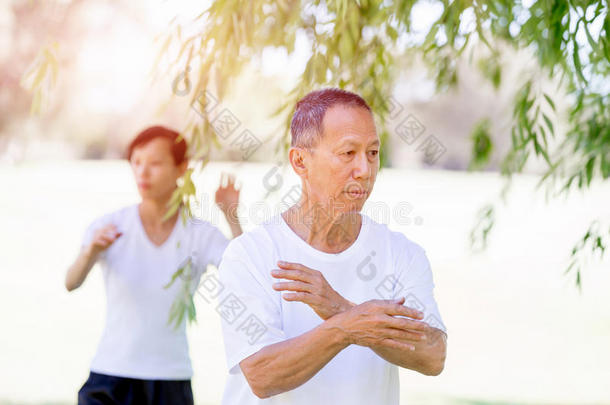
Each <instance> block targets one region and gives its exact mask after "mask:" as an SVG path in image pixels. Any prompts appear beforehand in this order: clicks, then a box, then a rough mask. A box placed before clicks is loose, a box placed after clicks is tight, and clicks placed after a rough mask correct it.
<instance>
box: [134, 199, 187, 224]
mask: <svg viewBox="0 0 610 405" xmlns="http://www.w3.org/2000/svg"><path fill="white" fill-rule="evenodd" d="M168 202H169V198H168V199H159V200H153V199H144V200H142V202H141V203H140V205H139V206H138V212H139V214H140V218H141V220H142V222H143V223H145V224H147V225H150V226H153V227H164V226H169V227H173V225H174V224H175V223H176V220H177V219H178V212H176V213H175V214H174V215H172V216H171V217H170V218H168V220H166V221H163V217H164V216H165V214H166V213H167V210H168V207H167V203H168Z"/></svg>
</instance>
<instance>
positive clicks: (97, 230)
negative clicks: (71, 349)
mask: <svg viewBox="0 0 610 405" xmlns="http://www.w3.org/2000/svg"><path fill="white" fill-rule="evenodd" d="M186 151H187V145H186V142H185V141H184V139H182V138H180V137H179V134H178V133H177V132H175V131H172V130H170V129H167V128H164V127H160V126H155V127H151V128H148V129H146V130H144V131H143V132H141V133H140V134H139V135H138V136H136V138H135V139H134V140H133V141H132V142H131V144H130V145H129V148H128V153H127V159H128V160H129V162H130V165H131V168H132V170H133V174H134V177H135V180H136V183H137V186H138V191H139V194H140V196H141V202H140V203H139V204H134V205H131V206H127V207H124V208H122V209H119V210H117V211H115V212H111V213H109V214H106V215H104V216H102V217H100V218H98V219H97V220H95V221H93V223H91V224H90V225H89V227H88V228H87V231H86V232H85V237H84V239H83V242H82V248H81V253H80V254H79V256H78V258H77V259H76V261H75V262H74V264H73V265H72V266H71V267H70V268H69V269H68V272H67V274H66V288H67V289H68V291H72V290H74V289H76V288H78V287H79V286H80V285H81V284H82V283H83V281H84V280H85V278H86V277H87V275H88V274H89V271H90V270H91V268H92V267H93V265H94V264H95V263H96V262H97V261H100V264H101V266H102V271H103V277H104V284H105V289H106V300H107V303H106V304H107V311H106V324H105V328H104V332H103V334H102V338H101V340H100V342H99V346H98V349H97V352H96V354H95V357H94V358H93V361H92V363H91V369H90V374H89V378H88V379H87V381H86V382H85V384H84V385H83V386H82V388H81V389H80V391H79V393H78V403H79V405H93V404H96V405H97V404H138V405H139V404H142V405H145V404H193V393H192V390H191V377H192V374H193V371H192V368H191V361H190V357H189V350H188V341H187V337H186V324H185V320H182V321H181V323H180V324H179V327H178V328H173V327H171V326H170V325H169V324H168V317H169V311H170V307H171V306H172V303H173V301H174V299H175V298H176V297H177V295H178V294H179V293H180V289H181V286H180V285H179V283H173V284H172V285H171V286H170V287H168V288H164V286H166V285H167V284H168V281H169V280H170V279H171V277H172V274H173V273H174V272H175V271H176V270H177V269H178V268H179V267H180V266H181V265H183V264H184V263H185V261H186V260H189V259H190V261H191V268H192V269H194V272H195V275H196V277H197V280H195V281H196V283H195V285H196V284H197V283H198V277H199V276H200V275H201V273H202V272H203V271H205V267H206V266H207V264H208V263H210V264H214V265H216V266H218V264H219V263H220V259H221V256H222V253H223V251H224V249H225V247H226V246H227V244H228V240H227V238H225V236H224V235H223V234H222V233H221V232H220V231H219V230H218V229H217V228H216V227H214V226H213V225H212V224H210V223H209V222H206V221H200V220H189V221H187V222H186V224H184V223H183V221H182V220H181V219H180V212H176V213H175V214H174V215H172V216H171V217H170V218H169V219H167V220H166V221H163V220H162V219H163V217H164V216H165V214H166V212H167V210H168V202H169V201H170V198H171V196H172V193H173V192H174V190H175V189H176V187H177V185H176V181H177V180H178V178H180V177H181V176H182V175H183V174H184V173H185V171H186V169H187V167H188V159H187V157H186ZM222 180H223V179H221V185H220V187H219V188H218V190H217V191H216V204H217V205H218V206H219V207H220V209H221V210H222V211H223V213H224V214H225V217H226V219H227V221H228V222H229V225H230V227H231V231H232V233H233V236H234V237H236V236H238V235H239V234H241V232H242V230H241V226H240V224H239V221H238V220H237V216H236V209H237V204H238V202H239V190H237V189H236V188H235V187H234V180H233V178H232V177H230V178H229V179H228V184H227V186H223V184H222V183H223V181H222ZM181 209H183V208H181Z"/></svg>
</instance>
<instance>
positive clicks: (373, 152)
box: [369, 150, 379, 156]
mask: <svg viewBox="0 0 610 405" xmlns="http://www.w3.org/2000/svg"><path fill="white" fill-rule="evenodd" d="M369 153H370V154H371V156H377V155H378V154H379V151H378V150H371V151H369Z"/></svg>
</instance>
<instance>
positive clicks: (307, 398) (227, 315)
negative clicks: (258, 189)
mask: <svg viewBox="0 0 610 405" xmlns="http://www.w3.org/2000/svg"><path fill="white" fill-rule="evenodd" d="M278 260H284V261H288V262H297V263H301V264H303V265H305V266H307V267H310V268H312V269H315V270H319V271H321V272H322V274H323V275H324V277H325V278H326V280H327V281H328V283H329V284H330V285H331V287H333V288H334V289H335V290H336V291H337V292H338V293H339V294H341V295H342V296H343V297H345V298H347V299H349V300H350V301H352V302H354V303H356V304H360V303H362V302H365V301H368V300H371V299H392V298H397V297H400V296H406V297H407V302H406V303H405V305H407V306H409V307H416V308H417V309H419V310H422V311H423V312H424V320H425V321H426V322H428V323H429V324H430V325H432V326H434V327H436V328H439V329H441V330H443V331H445V332H446V328H445V326H444V325H443V322H442V320H441V316H440V314H439V311H438V308H437V305H436V302H435V300H434V296H433V288H434V283H433V280H432V272H431V270H430V264H429V262H428V259H427V257H426V254H425V251H424V249H422V248H421V247H420V246H419V245H417V244H416V243H414V242H412V241H410V240H409V239H407V238H406V237H405V236H404V235H403V234H401V233H398V232H392V231H390V230H389V229H388V228H387V226H386V225H382V224H378V223H376V222H375V221H373V220H372V219H371V218H369V217H367V216H366V215H362V227H361V230H360V233H359V235H358V238H357V239H356V241H355V242H354V243H353V244H352V245H351V246H350V247H348V248H347V249H346V250H344V251H343V252H341V253H337V254H332V253H325V252H322V251H320V250H317V249H315V248H313V247H312V246H310V245H309V244H307V243H306V242H305V241H303V240H302V239H301V238H300V237H299V236H298V235H297V234H295V233H294V232H293V231H292V230H291V229H290V227H289V226H288V225H287V224H286V222H285V221H284V220H283V218H282V217H281V215H276V216H274V217H273V218H271V219H270V220H269V221H267V222H266V223H264V224H263V225H261V226H259V227H258V228H256V229H254V230H253V231H251V232H247V233H245V234H243V235H241V236H240V237H238V238H236V239H234V240H233V241H231V242H230V243H229V246H228V247H227V249H226V250H225V253H224V255H223V258H222V261H221V264H220V269H219V273H220V282H221V288H222V293H220V294H218V300H219V303H218V312H219V313H220V315H221V319H222V320H221V323H222V330H223V337H224V344H225V351H226V358H227V363H228V368H229V375H228V377H227V382H226V386H225V390H224V395H223V401H222V403H223V404H225V405H233V404H240V405H251V404H291V405H300V404H303V405H305V404H307V405H310V404H350V405H358V404H362V405H370V404H384V405H398V403H399V379H398V367H397V366H396V365H393V364H391V363H389V362H388V361H386V360H384V359H383V358H381V357H380V356H378V355H377V354H376V353H375V352H374V351H373V350H371V349H370V348H368V347H363V346H358V345H351V346H349V347H347V348H346V349H344V350H343V351H341V352H340V353H339V354H337V355H336V356H335V357H334V358H333V359H332V360H331V361H330V362H329V363H328V364H326V365H325V366H324V367H323V368H322V369H321V370H320V371H319V372H318V373H317V374H316V375H315V376H313V377H312V378H311V379H310V380H309V381H307V382H306V383H304V384H303V385H301V386H299V387H297V388H295V389H294V390H291V391H288V392H285V393H282V394H278V395H275V396H273V397H271V398H267V399H264V400H262V399H259V398H258V397H256V396H255V395H254V394H253V393H252V391H251V389H250V387H249V385H248V382H247V381H246V379H245V377H244V375H243V374H242V371H241V368H240V366H239V362H241V361H242V360H243V359H245V358H246V357H248V356H250V355H252V354H254V353H256V352H257V351H259V350H260V349H262V348H263V347H265V346H268V345H271V344H273V343H277V342H280V341H283V340H287V339H290V338H293V337H295V336H299V335H301V334H303V333H305V332H308V331H310V330H311V329H313V328H315V327H316V326H318V325H319V324H320V323H322V322H323V321H322V319H321V318H320V317H319V316H318V315H317V314H316V313H315V312H314V311H313V310H312V309H311V308H310V307H309V306H308V305H307V304H304V303H302V302H289V301H285V300H283V299H282V298H281V294H282V293H281V292H279V291H275V290H273V288H272V284H273V283H274V282H277V281H280V280H278V279H275V278H273V277H272V276H271V274H270V272H271V270H272V269H275V268H277V261H278Z"/></svg>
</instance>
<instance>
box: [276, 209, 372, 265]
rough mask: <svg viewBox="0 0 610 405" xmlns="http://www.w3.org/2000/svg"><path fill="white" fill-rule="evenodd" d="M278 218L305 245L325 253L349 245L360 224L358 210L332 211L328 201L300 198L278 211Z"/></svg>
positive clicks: (342, 249)
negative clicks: (320, 201) (310, 200)
mask: <svg viewBox="0 0 610 405" xmlns="http://www.w3.org/2000/svg"><path fill="white" fill-rule="evenodd" d="M282 217H283V218H284V220H285V221H286V223H287V224H288V226H289V227H290V228H291V229H292V230H293V231H294V233H296V234H297V235H298V236H299V237H300V238H301V239H303V240H304V241H305V242H307V244H309V245H310V246H312V247H314V248H316V249H318V250H321V251H323V252H326V253H340V252H342V251H344V250H345V249H347V248H348V247H350V246H351V245H352V244H353V243H354V242H355V241H356V239H357V238H358V235H359V234H360V228H361V225H362V216H361V215H360V213H359V212H349V213H336V212H334V210H333V209H332V207H329V206H328V204H325V205H324V204H321V203H319V202H317V203H308V202H307V201H304V200H303V199H302V200H301V201H300V202H299V203H297V204H295V205H293V206H292V207H290V208H289V209H288V210H286V211H285V212H284V213H282Z"/></svg>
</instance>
